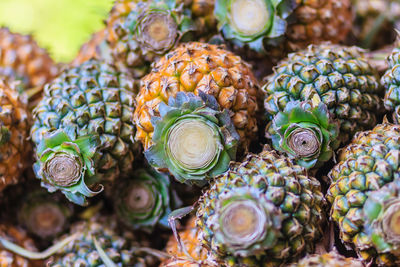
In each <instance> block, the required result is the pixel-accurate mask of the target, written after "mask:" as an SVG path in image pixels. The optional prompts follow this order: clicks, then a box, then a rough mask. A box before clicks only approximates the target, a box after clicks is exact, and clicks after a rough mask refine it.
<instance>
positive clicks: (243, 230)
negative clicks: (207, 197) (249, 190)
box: [219, 200, 267, 245]
mask: <svg viewBox="0 0 400 267" xmlns="http://www.w3.org/2000/svg"><path fill="white" fill-rule="evenodd" d="M219 220H220V226H221V229H222V232H223V234H224V236H225V238H226V240H227V242H228V243H230V244H233V245H234V244H238V245H242V244H247V243H250V244H251V243H254V242H257V241H258V240H259V239H260V238H262V237H263V235H264V225H265V224H266V223H267V217H266V214H265V211H264V210H263V209H261V208H260V207H259V206H258V205H257V203H256V202H254V201H252V200H240V201H234V202H231V203H229V204H227V205H226V206H224V207H223V209H222V210H221V216H220V219H219Z"/></svg>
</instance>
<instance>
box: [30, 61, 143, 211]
mask: <svg viewBox="0 0 400 267" xmlns="http://www.w3.org/2000/svg"><path fill="white" fill-rule="evenodd" d="M133 84H134V81H133V80H132V79H131V78H129V77H128V76H127V75H125V74H123V73H120V72H117V71H116V70H115V68H114V67H112V66H111V65H108V64H106V63H103V62H101V61H95V60H90V61H87V62H85V63H83V64H82V65H81V66H80V67H75V68H70V69H67V70H65V71H64V72H63V73H62V74H61V75H60V76H59V77H58V78H56V79H55V80H54V81H53V82H52V83H50V84H47V85H46V87H45V89H44V97H43V99H42V100H41V102H40V103H39V104H38V106H37V107H36V108H35V110H34V111H33V115H34V120H35V121H34V125H33V127H32V129H31V138H32V141H33V142H34V143H35V146H36V158H37V161H36V163H35V165H34V170H35V174H36V177H37V178H39V179H41V181H42V185H43V186H45V187H46V188H47V189H48V190H49V191H50V192H53V191H55V190H61V191H62V192H63V193H64V194H65V195H66V196H67V198H68V199H69V200H71V201H72V202H74V203H77V204H80V205H83V204H85V203H86V197H91V196H93V195H95V194H97V193H98V192H100V191H101V190H102V188H100V189H99V190H98V191H93V187H92V185H95V184H97V183H98V182H99V181H113V180H115V179H116V177H118V175H119V173H126V172H128V171H129V169H130V168H131V163H132V162H133V160H134V154H135V153H136V152H137V151H138V144H137V143H135V142H134V140H133V139H134V135H135V125H134V124H133V122H132V121H133V111H134V109H135V93H134V92H133ZM88 186H91V188H89V187H88Z"/></svg>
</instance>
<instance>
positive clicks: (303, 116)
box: [267, 98, 340, 169]
mask: <svg viewBox="0 0 400 267" xmlns="http://www.w3.org/2000/svg"><path fill="white" fill-rule="evenodd" d="M314 99H315V98H314ZM313 101H314V100H309V101H303V102H300V101H291V102H289V103H288V104H287V105H286V107H285V109H284V110H283V111H280V112H278V113H277V114H276V115H275V117H274V119H273V120H272V124H270V125H269V126H268V127H267V137H269V138H271V139H272V144H273V146H274V148H275V149H276V150H278V151H281V152H284V153H286V154H287V155H288V157H290V158H293V159H295V160H296V161H297V164H299V165H301V166H303V167H304V168H306V169H309V168H312V167H314V166H316V167H317V166H319V165H321V164H322V163H323V162H325V161H328V160H329V159H330V158H331V157H332V156H333V155H334V150H335V149H337V148H338V147H339V144H340V141H339V140H338V138H337V137H338V135H339V124H338V123H337V121H334V120H332V117H331V115H330V113H329V111H328V108H327V107H326V105H325V104H324V103H323V102H321V101H314V102H315V103H313Z"/></svg>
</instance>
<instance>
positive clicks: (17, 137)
mask: <svg viewBox="0 0 400 267" xmlns="http://www.w3.org/2000/svg"><path fill="white" fill-rule="evenodd" d="M17 83H18V82H7V81H2V80H0V192H1V191H3V190H4V188H6V187H7V186H8V185H10V184H15V183H17V182H18V180H19V179H20V177H21V175H22V172H23V171H24V169H25V168H26V167H27V165H28V164H29V152H30V143H29V142H28V141H27V138H28V136H29V127H30V115H29V111H28V107H27V97H26V95H24V94H21V95H20V94H19V93H18V92H17V91H16V90H15V89H14V88H15V87H16V85H17Z"/></svg>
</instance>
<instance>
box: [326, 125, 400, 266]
mask: <svg viewBox="0 0 400 267" xmlns="http://www.w3.org/2000/svg"><path fill="white" fill-rule="evenodd" d="M399 158H400V126H398V125H393V124H390V123H387V122H385V123H383V124H380V125H377V126H376V127H375V128H374V129H373V130H370V131H365V132H360V133H358V134H356V135H355V137H354V139H353V141H352V142H351V144H349V145H348V146H347V147H345V148H344V149H343V150H342V151H341V153H340V155H339V158H338V160H339V163H338V164H337V165H336V166H335V167H334V168H333V169H332V170H331V171H330V172H329V174H328V177H329V178H330V179H331V180H332V184H331V185H330V187H329V190H328V193H327V199H328V201H329V202H330V203H331V204H332V208H331V213H330V215H331V218H332V220H333V221H334V222H336V223H337V224H338V226H339V229H340V237H341V239H342V241H343V242H344V243H345V244H348V245H350V246H354V247H355V248H356V250H357V252H358V254H359V255H360V256H361V257H362V258H363V259H364V260H365V261H375V262H377V263H378V264H380V265H385V266H389V265H391V264H395V263H397V264H399V263H400V260H399V259H400V258H396V257H394V256H393V255H392V254H391V253H390V251H389V250H385V249H383V250H382V248H383V245H384V244H382V242H380V243H378V244H376V243H375V242H376V238H375V237H374V235H373V234H371V232H370V231H368V227H365V226H366V224H367V225H368V223H367V218H368V217H366V216H365V215H363V210H364V211H365V210H368V208H367V206H366V205H367V202H368V201H369V196H371V195H372V194H374V193H373V192H374V191H376V190H379V189H380V188H381V187H383V186H384V185H386V184H388V183H390V182H392V181H394V180H396V179H397V178H398V177H399ZM381 200H382V201H383V199H381ZM367 213H369V211H367ZM375 214H377V213H375ZM388 252H389V253H388ZM395 260H396V261H395Z"/></svg>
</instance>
